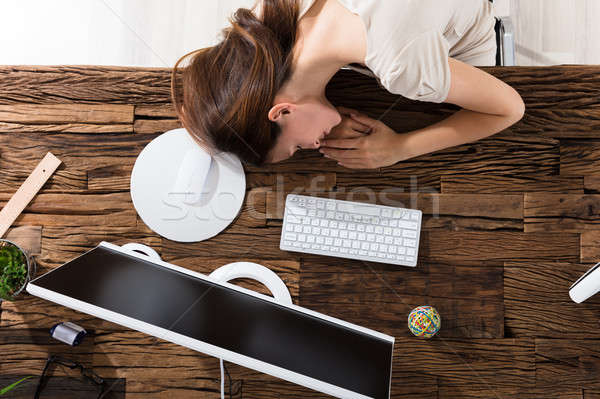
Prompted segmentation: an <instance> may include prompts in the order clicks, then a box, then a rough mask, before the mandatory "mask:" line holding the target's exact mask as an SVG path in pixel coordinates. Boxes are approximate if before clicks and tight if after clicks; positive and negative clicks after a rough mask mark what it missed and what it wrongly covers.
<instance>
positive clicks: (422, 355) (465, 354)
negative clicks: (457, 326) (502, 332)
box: [392, 337, 536, 387]
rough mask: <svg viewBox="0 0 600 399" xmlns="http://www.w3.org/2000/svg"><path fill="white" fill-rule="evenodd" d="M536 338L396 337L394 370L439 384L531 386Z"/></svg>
mask: <svg viewBox="0 0 600 399" xmlns="http://www.w3.org/2000/svg"><path fill="white" fill-rule="evenodd" d="M535 360H536V358H535V354H534V343H533V339H530V338H525V339H512V338H503V339H462V340H459V339H431V340H420V339H418V338H414V337H413V338H396V342H395V344H394V359H393V365H392V370H393V373H394V374H395V373H397V372H411V373H418V374H426V375H429V376H434V377H437V378H438V381H439V384H440V386H449V385H457V386H465V385H473V386H478V387H484V386H494V387H520V386H527V385H531V384H532V383H533V381H534V379H535V373H536V368H535V367H536V364H535Z"/></svg>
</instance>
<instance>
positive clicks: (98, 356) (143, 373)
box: [92, 329, 219, 381]
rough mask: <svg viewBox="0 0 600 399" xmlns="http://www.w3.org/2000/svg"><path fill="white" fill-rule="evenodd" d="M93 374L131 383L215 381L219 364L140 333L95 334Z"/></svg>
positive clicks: (200, 354) (98, 331)
mask: <svg viewBox="0 0 600 399" xmlns="http://www.w3.org/2000/svg"><path fill="white" fill-rule="evenodd" d="M92 363H93V367H94V371H96V372H97V373H98V374H99V375H102V376H106V377H110V378H126V379H127V380H128V381H129V380H130V379H131V380H138V381H140V380H149V379H155V378H156V379H165V378H170V379H178V378H188V379H194V378H196V376H207V375H210V376H213V378H218V375H219V360H218V359H216V358H213V357H210V356H207V355H204V354H202V353H200V352H196V351H194V350H192V349H189V348H186V347H184V346H181V345H177V344H174V343H172V342H168V341H165V340H163V339H161V338H157V337H153V336H150V335H147V334H144V333H141V332H139V331H133V330H127V331H112V330H100V329H97V330H96V335H95V336H94V347H93V357H92Z"/></svg>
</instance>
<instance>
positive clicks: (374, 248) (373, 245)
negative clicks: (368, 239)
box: [370, 243, 379, 251]
mask: <svg viewBox="0 0 600 399" xmlns="http://www.w3.org/2000/svg"><path fill="white" fill-rule="evenodd" d="M370 250H371V251H377V250H379V244H375V243H373V244H371V247H370Z"/></svg>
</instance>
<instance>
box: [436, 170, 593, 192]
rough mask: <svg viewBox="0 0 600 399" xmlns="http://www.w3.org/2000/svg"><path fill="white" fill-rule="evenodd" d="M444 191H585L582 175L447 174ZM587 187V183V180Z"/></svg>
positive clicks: (443, 186)
mask: <svg viewBox="0 0 600 399" xmlns="http://www.w3.org/2000/svg"><path fill="white" fill-rule="evenodd" d="M441 179H442V180H441V184H442V187H441V190H442V193H444V194H522V193H525V192H528V193H533V192H544V193H564V194H583V189H584V180H583V178H582V177H561V176H536V175H531V176H488V175H484V174H482V175H474V176H463V175H444V176H442V177H441ZM586 190H587V184H586Z"/></svg>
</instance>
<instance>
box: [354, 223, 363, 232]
mask: <svg viewBox="0 0 600 399" xmlns="http://www.w3.org/2000/svg"><path fill="white" fill-rule="evenodd" d="M356 230H358V231H365V225H364V224H359V225H357V226H356Z"/></svg>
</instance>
